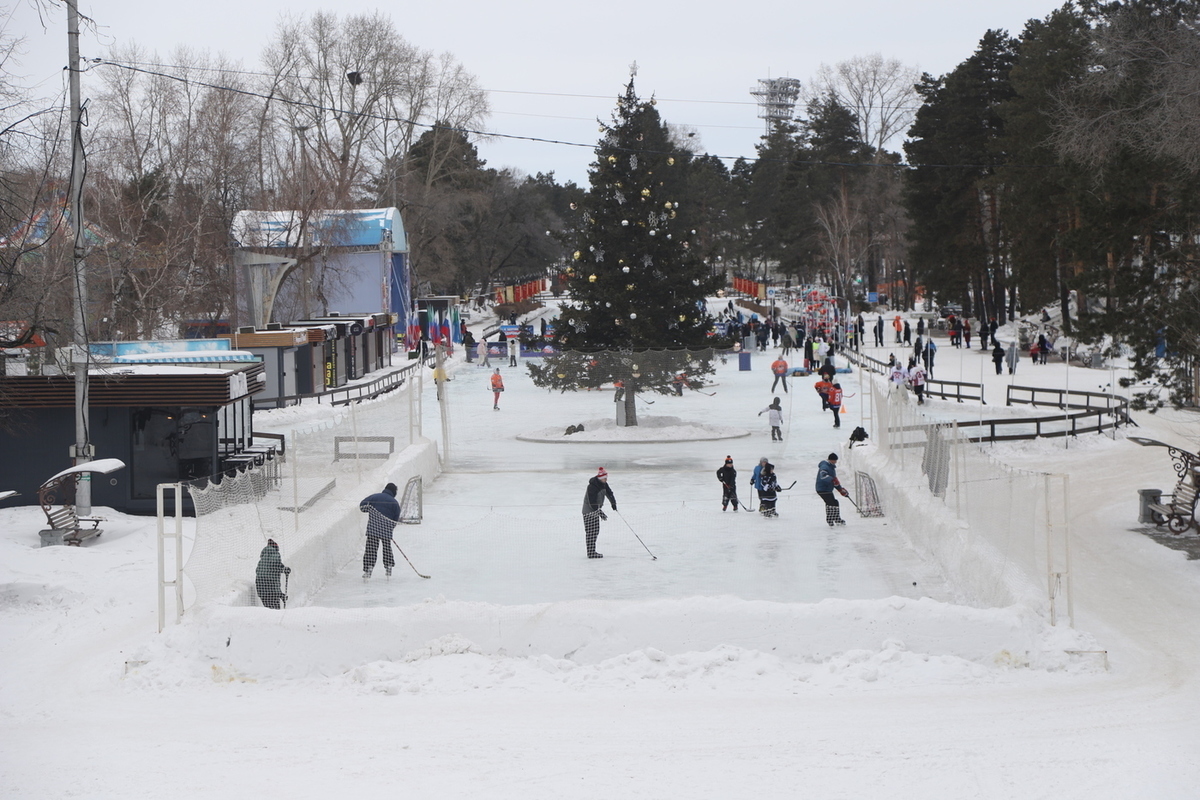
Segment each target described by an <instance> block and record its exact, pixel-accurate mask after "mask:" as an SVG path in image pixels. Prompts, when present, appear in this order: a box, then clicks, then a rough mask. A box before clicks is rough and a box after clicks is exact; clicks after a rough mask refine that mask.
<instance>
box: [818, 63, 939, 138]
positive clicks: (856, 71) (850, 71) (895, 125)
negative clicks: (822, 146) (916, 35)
mask: <svg viewBox="0 0 1200 800" xmlns="http://www.w3.org/2000/svg"><path fill="white" fill-rule="evenodd" d="M920 77H921V73H920V70H919V69H918V68H917V67H912V66H908V65H906V64H902V63H900V61H899V60H898V59H895V58H884V57H883V56H882V55H880V54H879V53H872V54H870V55H867V56H855V57H854V58H851V59H849V60H847V61H841V62H839V63H837V64H835V65H834V66H832V67H831V66H829V65H828V64H822V65H821V66H820V67H819V68H818V69H817V75H816V77H815V78H814V79H813V80H812V81H811V82H809V84H808V85H807V86H806V89H807V94H808V95H809V99H810V100H811V99H814V98H820V97H823V96H831V97H833V98H834V99H835V100H837V102H839V103H840V104H842V105H843V106H845V107H846V108H848V109H850V110H851V111H853V112H854V115H855V116H856V117H857V118H858V127H859V139H860V140H861V141H862V142H864V143H865V144H868V145H870V146H871V147H873V148H874V149H875V150H876V151H883V150H886V149H887V148H888V145H889V144H894V140H895V139H896V137H898V136H900V135H902V134H903V133H904V132H905V131H907V130H908V128H909V126H910V125H911V124H912V121H913V116H914V115H915V114H916V111H917V106H918V105H919V104H920V103H919V100H918V98H917V93H916V91H915V89H914V88H913V87H914V85H915V84H916V83H917V81H918V80H919V79H920Z"/></svg>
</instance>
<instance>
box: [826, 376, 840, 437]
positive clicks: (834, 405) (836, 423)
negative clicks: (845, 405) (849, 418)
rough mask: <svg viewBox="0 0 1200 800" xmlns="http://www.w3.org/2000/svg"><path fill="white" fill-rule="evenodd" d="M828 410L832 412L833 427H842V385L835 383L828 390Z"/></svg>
mask: <svg viewBox="0 0 1200 800" xmlns="http://www.w3.org/2000/svg"><path fill="white" fill-rule="evenodd" d="M829 410H830V411H832V412H833V427H835V428H840V427H842V385H841V384H840V383H835V384H834V385H833V388H831V389H830V390H829Z"/></svg>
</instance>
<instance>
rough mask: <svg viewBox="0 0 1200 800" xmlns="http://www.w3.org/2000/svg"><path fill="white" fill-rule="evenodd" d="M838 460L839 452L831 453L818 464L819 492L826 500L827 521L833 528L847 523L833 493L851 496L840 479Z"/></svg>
mask: <svg viewBox="0 0 1200 800" xmlns="http://www.w3.org/2000/svg"><path fill="white" fill-rule="evenodd" d="M837 462H838V457H837V453H830V454H829V457H828V458H826V459H825V460H824V461H822V462H821V463H820V464H819V465H818V466H817V494H818V495H819V496H820V498H821V499H822V500H824V501H825V521H826V522H827V523H829V527H831V528H832V527H833V526H834V525H845V524H846V520H844V519H842V509H841V506H840V505H838V501H837V498H836V497H834V496H833V493H834V492H835V491H836V492H837V493H838V494H840V495H841V496H842V497H849V496H850V493H849V492H847V491H846V490H845V489H844V488H842V484H841V482H840V481H839V480H838V476H837Z"/></svg>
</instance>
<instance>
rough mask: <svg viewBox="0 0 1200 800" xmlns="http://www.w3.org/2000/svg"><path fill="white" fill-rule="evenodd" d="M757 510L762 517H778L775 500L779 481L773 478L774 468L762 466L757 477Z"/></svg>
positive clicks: (770, 465)
mask: <svg viewBox="0 0 1200 800" xmlns="http://www.w3.org/2000/svg"><path fill="white" fill-rule="evenodd" d="M758 482H759V490H758V510H759V512H760V513H761V514H762V515H763V516H764V517H778V516H779V514H778V512H776V511H775V500H776V498H777V497H778V496H779V495H778V492H779V479H778V478H777V477H776V476H775V466H774V465H773V464H770V463H767V464H763V468H762V472H761V473H759V476H758Z"/></svg>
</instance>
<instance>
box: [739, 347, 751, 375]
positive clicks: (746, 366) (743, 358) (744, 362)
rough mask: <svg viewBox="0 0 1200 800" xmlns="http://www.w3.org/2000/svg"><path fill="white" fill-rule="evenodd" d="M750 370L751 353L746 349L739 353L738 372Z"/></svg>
mask: <svg viewBox="0 0 1200 800" xmlns="http://www.w3.org/2000/svg"><path fill="white" fill-rule="evenodd" d="M749 371H750V354H749V353H747V352H746V351H745V350H743V351H742V352H740V353H738V372H749Z"/></svg>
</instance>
